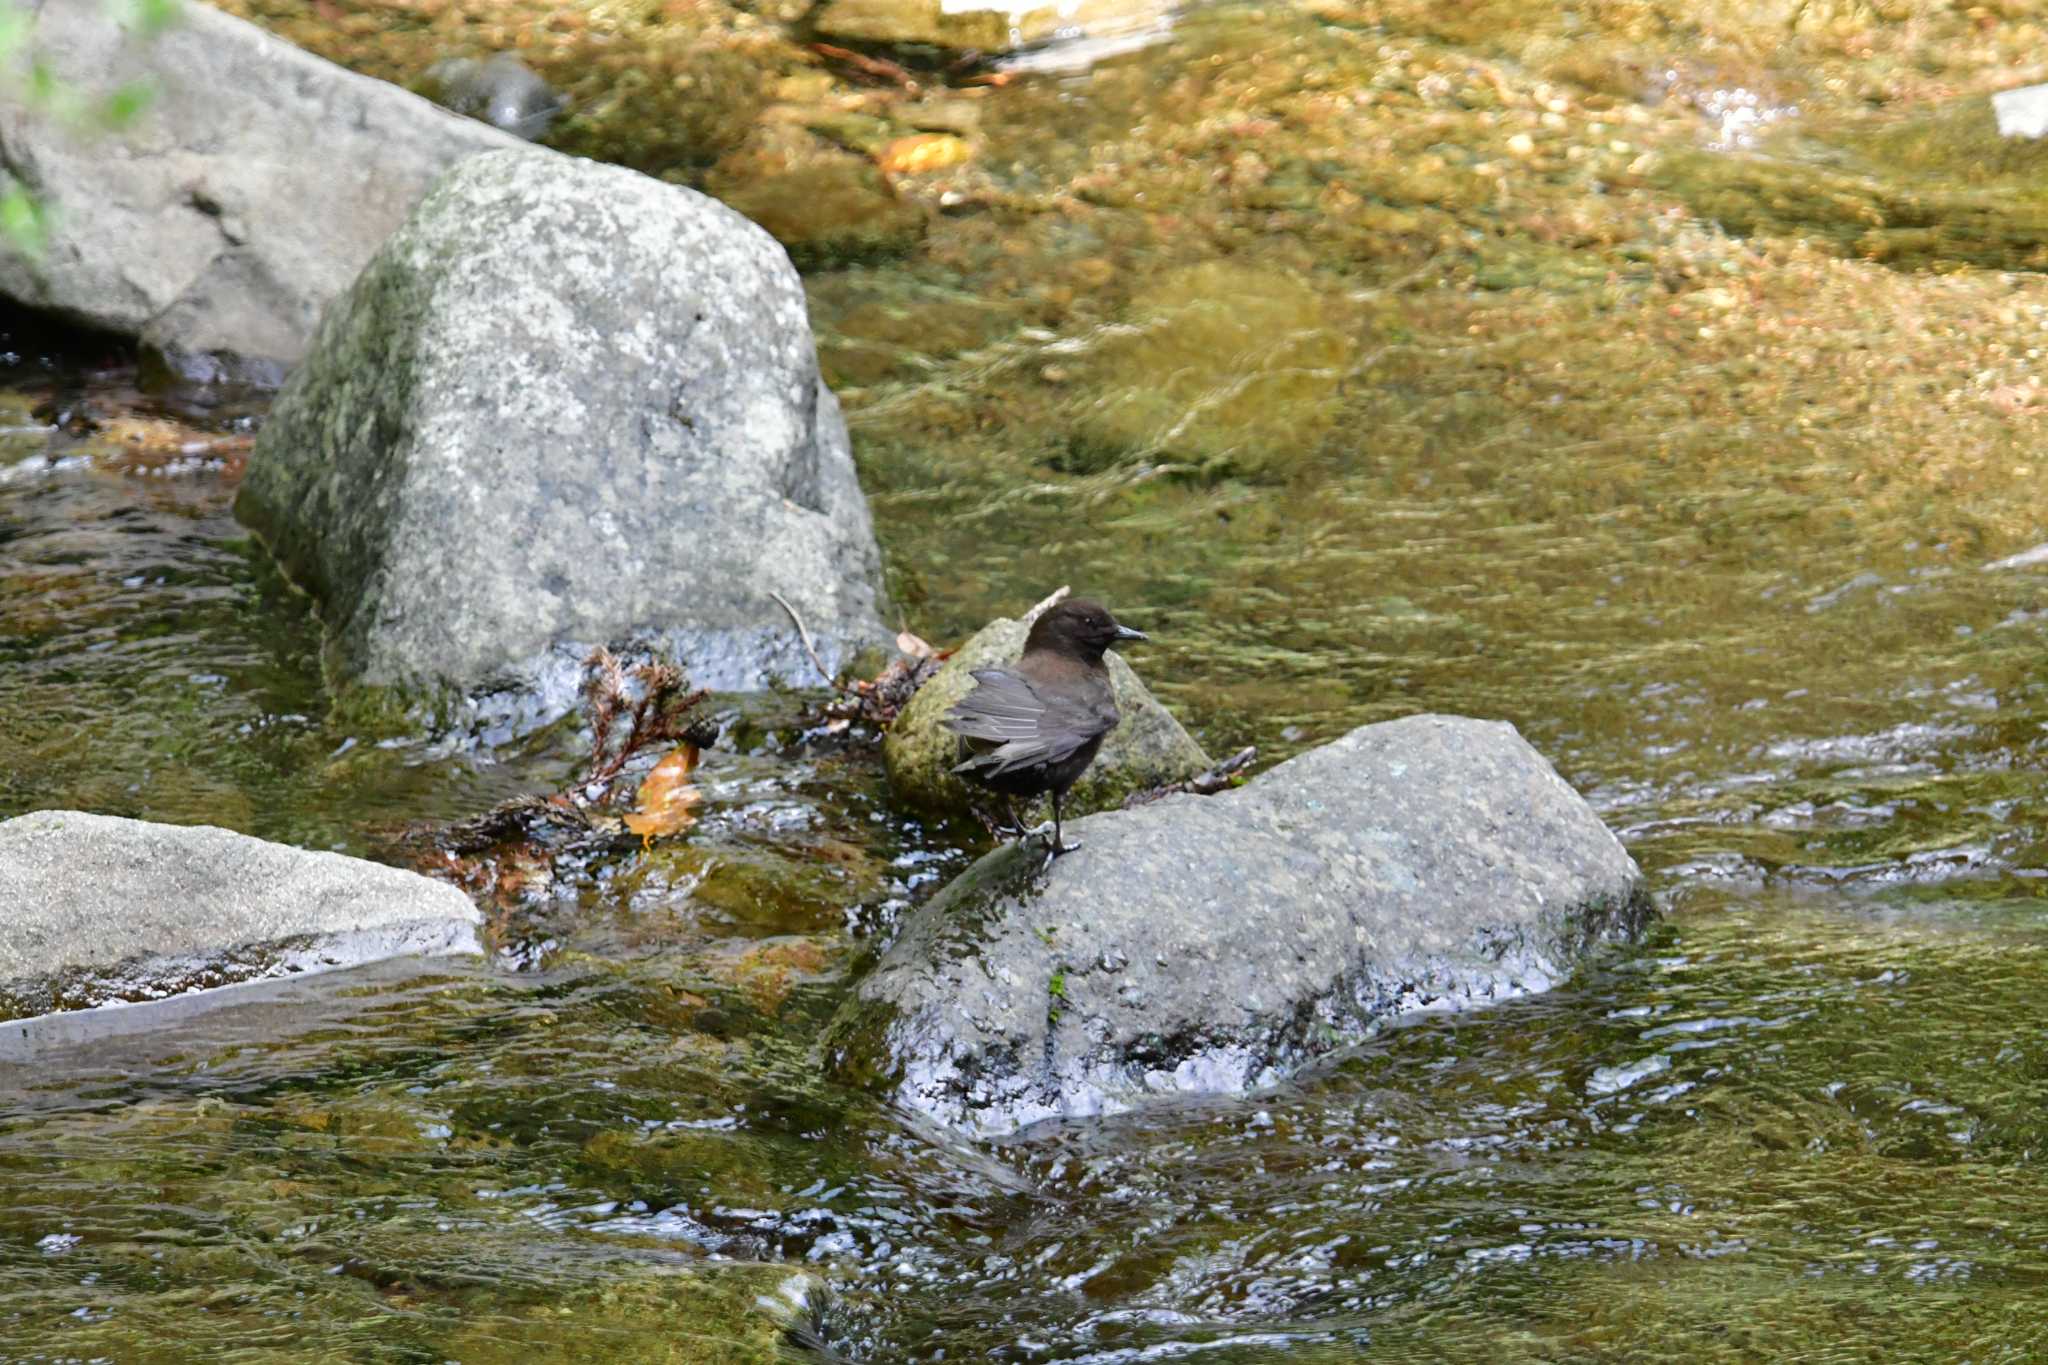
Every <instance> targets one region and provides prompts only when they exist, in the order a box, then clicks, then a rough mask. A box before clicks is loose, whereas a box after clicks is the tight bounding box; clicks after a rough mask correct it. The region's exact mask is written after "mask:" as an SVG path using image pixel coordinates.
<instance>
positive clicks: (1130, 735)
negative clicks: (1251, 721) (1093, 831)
mask: <svg viewBox="0 0 2048 1365" xmlns="http://www.w3.org/2000/svg"><path fill="white" fill-rule="evenodd" d="M1029 629H1030V627H1029V625H1028V624H1027V623H1026V622H1024V621H1012V620H1010V619H1008V618H1001V619H998V620H995V621H992V622H990V623H989V624H988V625H986V626H983V627H982V628H981V629H980V630H979V631H977V632H975V634H974V635H973V637H972V638H970V639H969V640H968V641H967V643H966V644H964V645H962V646H960V648H959V649H958V650H956V651H955V652H954V654H953V656H952V657H951V658H950V659H948V660H947V661H946V663H945V665H944V666H943V667H942V668H940V669H939V671H938V672H937V673H936V674H934V675H933V676H932V678H931V680H930V681H929V682H927V683H925V685H924V686H923V687H920V688H919V689H918V690H917V694H916V695H915V696H913V697H912V698H911V699H910V702H909V704H908V705H906V706H905V707H904V708H903V710H902V712H901V713H899V714H898V715H897V717H896V720H895V723H894V724H892V725H891V726H890V727H889V732H888V734H887V735H885V736H884V737H883V740H882V761H883V763H884V764H885V765H886V766H887V768H888V770H889V787H890V790H891V791H893V792H894V793H895V794H896V796H897V797H898V798H899V799H901V800H903V801H906V802H908V803H910V804H912V805H916V806H923V807H925V808H927V809H935V810H967V809H973V808H975V807H976V806H980V807H984V808H987V809H990V810H1000V798H998V797H996V796H994V795H992V794H991V793H989V792H987V791H984V790H982V789H981V788H979V787H973V786H970V785H969V784H968V783H967V782H965V781H963V780H962V779H961V778H960V777H959V776H958V775H957V774H955V773H954V772H953V765H954V764H956V763H958V762H959V761H960V759H961V757H962V756H963V754H964V752H965V751H964V750H963V749H962V748H961V747H960V746H961V740H960V737H959V736H957V735H955V734H954V733H953V732H952V731H951V730H948V729H947V728H946V727H945V724H944V720H945V715H946V713H947V712H948V711H950V710H952V709H953V704H954V703H955V702H957V701H959V700H960V699H961V698H962V697H964V696H966V695H967V693H968V692H969V691H970V690H971V689H972V688H973V686H974V678H973V676H972V675H973V672H974V670H975V669H977V668H989V667H992V666H995V665H998V664H1006V663H1014V662H1015V661H1016V659H1017V657H1018V656H1019V655H1021V654H1022V653H1023V652H1024V637H1025V635H1026V633H1027V632H1028V631H1029ZM1103 662H1104V663H1106V664H1107V665H1108V667H1109V680H1110V685H1111V686H1113V687H1114V688H1115V689H1116V709H1117V711H1118V713H1119V714H1120V716H1121V719H1119V720H1118V722H1117V727H1116V729H1114V730H1112V731H1110V733H1109V738H1108V739H1106V740H1104V741H1103V743H1102V749H1101V751H1100V752H1099V753H1098V754H1097V755H1096V757H1095V761H1094V762H1093V763H1092V764H1090V765H1089V766H1088V771H1087V772H1085V773H1083V774H1082V775H1081V779H1080V781H1078V782H1076V783H1075V784H1074V788H1073V790H1072V792H1070V793H1069V794H1068V796H1067V798H1066V801H1065V803H1064V807H1063V809H1064V810H1065V811H1066V812H1070V813H1076V814H1078V813H1082V812H1086V811H1094V810H1104V809H1107V808H1109V807H1111V806H1115V805H1119V804H1121V803H1122V801H1123V799H1124V798H1125V797H1126V796H1129V795H1130V794H1131V793H1133V792H1137V791H1143V790H1145V789H1147V788H1149V787H1159V786H1164V785H1166V784H1167V783H1170V782H1185V781H1187V780H1189V779H1190V778H1193V777H1195V776H1196V775H1198V774H1200V773H1202V772H1205V771H1206V770H1207V769H1208V768H1209V767H1210V766H1211V764H1210V761H1209V756H1208V755H1207V754H1205V753H1203V752H1202V747H1201V746H1200V745H1199V744H1197V743H1195V741H1194V740H1193V739H1192V738H1191V737H1190V736H1189V735H1188V732H1187V731H1186V730H1184V729H1182V728H1181V723H1180V722H1179V721H1177V720H1175V719H1174V718H1173V713H1172V712H1170V711H1168V710H1167V709H1166V708H1165V707H1164V706H1162V705H1160V704H1159V701H1158V699H1157V698H1155V697H1154V696H1153V695H1152V694H1151V693H1150V692H1149V691H1147V690H1146V688H1145V684H1144V683H1142V682H1140V681H1138V675H1137V673H1136V672H1134V671H1133V670H1132V668H1131V666H1130V664H1129V663H1128V662H1126V661H1125V660H1124V658H1123V656H1122V655H1121V654H1118V653H1115V652H1111V653H1109V654H1107V655H1104V656H1103Z"/></svg>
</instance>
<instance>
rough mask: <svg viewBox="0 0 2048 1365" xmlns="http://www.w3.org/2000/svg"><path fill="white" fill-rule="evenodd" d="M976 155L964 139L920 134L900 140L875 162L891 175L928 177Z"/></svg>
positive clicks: (947, 135)
mask: <svg viewBox="0 0 2048 1365" xmlns="http://www.w3.org/2000/svg"><path fill="white" fill-rule="evenodd" d="M972 155H974V151H973V149H972V148H971V147H969V146H968V145H967V142H966V140H965V139H963V138H957V137H953V136H951V135H950V134H947V133H917V134H915V135H913V136H910V137H899V138H897V139H896V140H895V141H894V142H892V143H890V144H889V145H888V146H886V147H884V148H882V150H881V151H880V152H878V153H876V154H875V161H876V162H877V163H878V164H879V165H880V166H881V168H882V170H883V172H884V173H885V174H888V175H925V174H928V173H929V172H932V171H943V170H946V169H948V168H950V167H953V166H957V165H959V164H960V163H961V162H963V161H965V160H967V159H968V158H969V157H971V156H972Z"/></svg>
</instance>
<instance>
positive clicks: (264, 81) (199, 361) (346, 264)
mask: <svg viewBox="0 0 2048 1365" xmlns="http://www.w3.org/2000/svg"><path fill="white" fill-rule="evenodd" d="M181 13H182V18H181V19H180V21H179V22H178V23H176V24H175V25H173V26H172V27H171V28H169V29H167V30H165V31H164V32H162V33H161V34H158V35H156V36H154V37H152V38H149V39H148V40H146V41H144V40H140V39H137V38H135V37H133V36H132V35H130V34H129V33H127V32H126V31H124V29H123V28H122V26H121V25H120V24H118V23H117V22H115V17H114V12H113V11H112V10H111V9H110V8H109V7H108V6H105V5H101V4H98V3H95V2H94V0H53V2H52V3H44V4H38V5H31V6H29V9H28V15H29V47H30V51H31V52H32V53H33V54H34V55H35V57H36V58H37V59H38V60H40V61H43V62H45V63H47V64H48V66H49V68H50V70H51V71H52V73H53V74H54V75H55V77H56V78H57V80H58V81H59V82H60V83H61V85H62V87H63V88H64V89H65V90H67V91H70V92H73V93H74V94H77V95H80V96H83V97H87V98H103V97H105V96H106V95H107V94H109V93H111V92H112V91H114V90H116V89H118V88H120V87H121V86H123V85H126V84H129V83H131V82H141V83H143V84H144V85H145V86H146V87H147V89H148V90H149V91H150V93H151V100H150V103H149V105H148V107H147V108H146V109H145V111H144V112H143V114H142V115H141V116H140V117H139V118H137V119H136V120H135V121H134V122H133V124H131V125H130V126H129V127H127V128H125V129H123V130H121V131H120V132H102V131H97V130H95V129H92V128H90V127H81V126H79V124H78V122H77V121H76V120H65V119H61V118H57V117H53V116H51V115H47V114H43V113H38V112H34V111H32V110H30V109H29V108H27V107H26V106H25V105H24V104H23V103H22V102H21V101H19V100H16V99H13V98H9V99H6V100H0V191H4V190H5V189H7V188H10V187H11V186H13V185H15V184H24V185H26V186H27V187H28V188H29V189H30V190H31V191H33V192H34V193H35V195H36V196H37V198H38V200H39V201H40V202H41V203H42V204H43V205H44V206H45V207H46V208H47V209H48V210H49V211H50V214H51V222H52V223H53V224H54V236H53V239H52V241H51V242H50V244H49V250H48V251H47V253H46V254H45V255H44V257H43V259H41V260H40V261H32V260H30V259H28V258H27V257H25V256H23V255H22V254H21V253H19V252H16V251H12V250H5V251H0V296H5V297H7V298H10V299H13V300H15V301H16V302H18V303H22V304H25V305H27V306H29V307H31V308H35V309H39V310H42V311H45V312H49V313H52V314H54V315H56V316H59V317H61V318H64V319H66V320H68V321H70V322H73V323H80V324H84V325H86V326H90V327H96V328H101V329H104V330H107V331H112V332H117V333H120V334H123V335H126V336H133V337H138V338H140V339H141V341H142V342H143V343H144V344H145V345H147V346H150V347H153V348H155V349H156V350H158V351H160V352H161V353H163V355H164V356H165V358H166V360H167V361H169V363H170V364H171V365H172V366H173V367H174V368H176V369H179V370H182V371H185V372H187V373H189V374H192V375H194V376H195V377H209V376H216V375H224V376H227V377H234V378H243V379H255V380H260V381H264V382H269V383H276V382H278V381H279V380H281V379H282V377H283V374H284V372H285V370H287V369H288V368H289V367H290V366H291V365H293V364H294V363H296V362H297V361H298V359H299V358H300V357H301V356H303V355H304V354H305V351H306V346H307V344H308V342H309V341H310V339H311V337H312V335H313V328H314V326H315V325H316V324H317V323H318V321H319V318H320V310H321V309H322V308H323V307H324V306H325V305H326V304H327V302H328V301H329V300H330V299H332V298H333V297H334V296H335V295H337V294H339V293H340V292H341V291H342V290H343V289H344V288H346V287H347V286H348V283H349V281H350V280H352V279H354V278H355V275H356V272H357V271H358V270H360V269H361V268H362V266H363V263H364V262H365V261H367V260H369V259H370V254H371V253H372V252H373V251H375V250H376V249H377V245H378V244H379V243H380V242H382V241H383V240H384V238H385V237H386V236H388V235H389V234H390V233H391V231H392V229H394V228H396V227H397V226H398V224H399V223H400V222H401V221H402V220H403V219H404V217H405V215H406V213H407V212H408V211H409V210H410V209H411V208H412V206H413V205H414V204H415V203H417V202H418V200H419V197H420V196H421V195H422V194H423V193H425V192H426V188H427V186H428V185H429V184H431V183H432V182H433V180H434V177H436V176H437V175H439V174H440V173H441V172H442V171H444V170H446V169H447V168H448V167H449V166H451V165H453V164H455V163H456V162H458V161H460V160H461V159H462V158H464V157H467V156H472V155H474V154H475V153H477V152H479V151H486V150H492V149H497V148H505V147H517V146H522V145H523V144H522V143H520V142H519V141H518V140H517V139H516V138H513V137H512V136H510V135H509V134H506V133H503V132H500V131H498V130H497V129H495V128H492V127H489V126H487V125H485V124H482V123H478V122H476V121H474V120H471V119H465V118H461V117H458V116H456V115H454V114H451V113H449V112H448V111H446V110H444V109H439V108H436V107H435V106H434V105H433V104H432V103H430V102H429V101H427V100H424V99H421V98H419V97H418V96H417V95H413V94H410V93H408V92H406V91H404V90H400V89H398V88H397V87H396V86H392V85H387V84H385V83H384V82H382V81H376V80H371V79H370V78H368V77H366V76H358V75H355V74H353V73H351V72H348V71H344V70H342V69H341V68H340V67H337V66H334V65H332V64H330V63H328V62H324V61H322V60H320V59H319V58H318V57H314V56H312V55H311V54H309V53H305V52H301V51H300V50H299V49H297V48H295V47H293V46H292V45H291V44H290V43H287V42H285V41H283V40H282V39H279V38H275V37H273V36H271V35H270V34H268V33H265V32H263V30H261V29H259V28H257V27H255V26H254V25H252V24H247V23H244V22H243V21H241V20H239V19H236V18H233V17H232V16H230V15H226V14H222V13H220V12H219V11H218V10H214V9H210V8H208V7H207V6H205V5H202V4H186V5H184V6H182V9H181Z"/></svg>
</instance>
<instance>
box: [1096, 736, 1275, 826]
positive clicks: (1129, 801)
mask: <svg viewBox="0 0 2048 1365" xmlns="http://www.w3.org/2000/svg"><path fill="white" fill-rule="evenodd" d="M1258 756H1259V751H1258V749H1257V748H1255V747H1253V746H1252V745H1249V744H1247V745H1246V746H1245V747H1244V748H1242V749H1239V750H1238V751H1237V752H1236V753H1234V754H1232V755H1231V756H1230V757H1229V758H1226V759H1224V760H1223V761H1222V762H1221V763H1218V764H1217V765H1216V766H1215V767H1213V768H1210V769H1209V770H1208V771H1207V772H1200V773H1196V774H1195V775H1194V776H1193V777H1190V778H1188V779H1186V780H1185V781H1181V782H1168V783H1165V784H1163V785H1161V786H1157V787H1147V788H1146V789H1145V790H1144V791H1137V792H1132V793H1131V794H1130V795H1129V796H1127V797H1125V798H1124V809H1125V810H1130V809H1131V808H1132V807H1133V806H1148V805H1150V804H1152V803H1153V802H1154V801H1157V800H1158V799H1159V798H1160V797H1162V796H1173V795H1175V794H1177V793H1180V792H1190V793H1193V794H1194V795H1196V796H1214V795H1215V794H1216V793H1217V792H1220V791H1227V790H1228V789H1230V788H1231V787H1234V786H1236V785H1237V780H1238V778H1239V776H1240V775H1242V774H1243V772H1244V770H1245V769H1246V768H1249V767H1251V765H1252V763H1253V762H1254V761H1255V760H1257V758H1258Z"/></svg>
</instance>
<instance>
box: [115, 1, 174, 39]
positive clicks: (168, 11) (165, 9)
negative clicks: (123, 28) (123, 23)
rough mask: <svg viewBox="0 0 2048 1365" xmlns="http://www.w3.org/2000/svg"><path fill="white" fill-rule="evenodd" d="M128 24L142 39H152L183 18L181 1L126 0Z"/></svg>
mask: <svg viewBox="0 0 2048 1365" xmlns="http://www.w3.org/2000/svg"><path fill="white" fill-rule="evenodd" d="M125 8H126V9H127V11H128V24H129V26H130V27H132V28H133V29H134V30H135V32H136V33H137V34H138V35H140V36H141V37H144V38H154V37H155V36H156V35H157V34H159V33H162V32H163V31H164V30H165V29H167V28H169V27H170V26H171V25H173V24H175V23H177V22H178V21H179V20H180V19H181V18H183V17H184V14H183V8H184V7H183V5H182V4H181V0H127V3H126V6H125Z"/></svg>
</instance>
